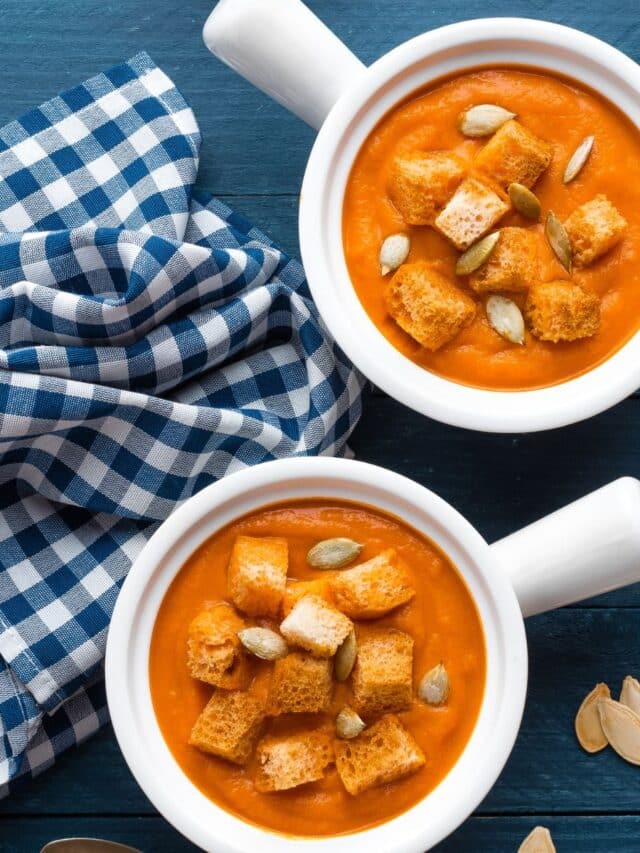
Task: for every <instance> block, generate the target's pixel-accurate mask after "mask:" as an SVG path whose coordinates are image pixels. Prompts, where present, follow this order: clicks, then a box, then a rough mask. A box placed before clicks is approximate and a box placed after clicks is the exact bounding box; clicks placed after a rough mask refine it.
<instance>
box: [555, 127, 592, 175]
mask: <svg viewBox="0 0 640 853" xmlns="http://www.w3.org/2000/svg"><path fill="white" fill-rule="evenodd" d="M594 142H595V136H587V137H586V139H583V140H582V142H581V143H580V145H578V147H577V148H576V150H575V151H574V152H573V154H572V155H571V157H569V162H568V163H567V166H566V168H565V170H564V175H563V177H562V180H563V182H564V183H565V184H568V183H569V182H570V181H572V180H573V179H574V178H577V176H578V175H579V174H580V172H581V171H582V167H583V166H584V164H585V163H586V162H587V160H588V159H589V154H591V149H592V148H593V143H594Z"/></svg>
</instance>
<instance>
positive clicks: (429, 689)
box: [418, 663, 449, 705]
mask: <svg viewBox="0 0 640 853" xmlns="http://www.w3.org/2000/svg"><path fill="white" fill-rule="evenodd" d="M418 696H419V697H420V699H422V701H423V702H426V703H427V705H443V704H444V703H445V702H446V701H447V699H448V698H449V673H448V672H447V670H446V669H445V667H444V664H443V663H439V664H438V665H437V666H434V667H433V669H430V670H429V672H428V673H427V674H426V675H425V676H424V678H423V679H422V681H421V682H420V686H419V687H418Z"/></svg>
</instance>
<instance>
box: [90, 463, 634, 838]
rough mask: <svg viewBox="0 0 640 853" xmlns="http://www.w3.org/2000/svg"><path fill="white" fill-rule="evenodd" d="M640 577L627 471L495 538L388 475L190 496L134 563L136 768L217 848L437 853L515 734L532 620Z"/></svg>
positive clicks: (126, 601) (335, 466)
mask: <svg viewBox="0 0 640 853" xmlns="http://www.w3.org/2000/svg"><path fill="white" fill-rule="evenodd" d="M638 579H640V483H638V481H636V480H632V479H628V478H627V479H622V480H618V481H616V482H614V483H611V484H610V485H608V486H605V487H604V488H603V489H600V490H599V491H598V492H594V493H593V494H591V495H588V496H587V497H585V498H583V499H581V500H580V501H577V502H576V503H574V504H571V505H569V506H568V507H565V508H564V509H561V510H559V511H558V512H556V513H554V514H553V515H551V516H548V517H547V518H544V519H542V520H541V521H538V522H536V523H535V524H532V525H531V526H529V527H527V528H525V529H524V530H521V531H519V532H517V533H514V534H512V535H511V536H509V537H507V538H506V539H503V540H501V541H499V542H497V543H495V544H493V545H491V546H489V545H488V544H487V543H486V542H485V541H484V540H483V538H482V537H481V536H480V535H479V534H478V533H477V532H476V531H475V530H474V529H473V527H472V526H471V525H470V524H469V523H468V522H467V521H466V520H465V519H464V518H463V517H462V516H461V515H460V514H459V513H457V512H456V511H455V510H454V509H453V508H452V507H451V506H449V505H448V504H447V503H445V502H444V501H443V500H442V499H440V498H439V497H437V496H436V495H435V494H433V492H430V491H428V490H427V489H425V488H424V487H422V486H420V485H417V484H416V483H413V482H412V481H410V480H408V479H406V478H405V477H402V476H400V475H398V474H394V473H392V472H390V471H387V470H385V469H383V468H379V467H377V466H373V465H368V464H365V463H362V462H355V461H350V460H344V459H330V458H313V459H305V458H296V459H289V460H283V461H278V462H269V463H265V464H262V465H259V466H257V467H256V468H253V469H250V470H246V471H242V472H239V473H235V474H232V475H230V476H229V477H227V478H225V479H223V480H221V481H220V482H218V483H216V484H214V485H212V486H209V487H208V488H206V489H204V490H203V491H202V492H200V493H199V494H198V495H196V496H195V497H193V498H191V499H189V500H188V501H187V502H186V503H185V504H184V505H183V506H182V507H181V508H179V509H178V510H177V511H176V512H175V513H174V514H173V515H172V516H171V517H170V518H169V519H168V520H167V521H166V522H164V523H163V524H162V526H161V527H160V528H159V529H158V530H157V531H156V533H155V534H154V535H153V537H152V538H151V540H150V541H149V543H148V544H147V545H146V547H145V548H144V550H143V551H142V553H141V554H140V556H139V557H138V559H137V560H136V561H135V564H134V566H133V567H132V569H131V571H130V573H129V576H128V578H127V579H126V581H125V583H124V586H123V589H122V591H121V593H120V596H119V599H118V602H117V604H116V608H115V612H114V615H113V620H112V623H111V627H110V630H109V638H108V645H107V661H106V679H107V695H108V702H109V709H110V713H111V718H112V721H113V726H114V729H115V732H116V736H117V738H118V741H119V744H120V746H121V748H122V751H123V753H124V756H125V758H126V760H127V762H128V764H129V767H130V768H131V770H132V772H133V774H134V776H135V778H136V779H137V781H138V782H139V784H140V785H141V787H142V788H143V790H144V791H145V793H146V794H147V795H148V797H149V798H150V800H151V801H152V802H153V804H154V805H155V806H156V807H157V808H158V809H159V811H160V812H161V813H162V814H163V815H164V816H165V817H166V818H167V820H169V821H170V822H171V823H172V824H173V825H174V826H175V827H176V828H177V829H178V830H180V831H181V832H182V833H183V834H184V835H185V836H187V837H188V838H189V839H191V841H193V842H194V843H195V844H197V845H198V846H200V847H201V848H203V849H204V850H207V851H212V853H214V851H215V853H255V851H256V850H260V851H264V853H289V851H293V850H295V851H298V853H299V851H303V853H320V851H322V853H341V851H342V852H343V853H346V851H353V850H354V849H357V850H368V851H370V853H423V851H425V850H428V849H430V848H432V847H433V846H434V845H435V844H437V843H438V842H439V841H440V840H441V839H442V838H444V837H445V836H447V835H448V834H449V833H451V832H452V831H453V830H454V829H455V828H456V827H457V826H458V825H459V824H460V823H462V821H464V820H465V818H466V817H467V816H468V815H469V814H470V813H471V812H472V811H473V810H474V808H475V807H476V806H477V805H478V804H479V803H480V801H481V800H482V799H483V797H484V796H485V795H486V793H487V792H488V790H489V789H490V788H491V786H492V785H493V783H494V782H495V780H496V779H497V777H498V775H499V773H500V771H501V769H502V767H503V765H504V763H505V761H506V760H507V757H508V755H509V753H510V751H511V749H512V747H513V744H514V741H515V738H516V735H517V732H518V727H519V724H520V719H521V715H522V709H523V705H524V701H525V693H526V684H527V649H526V640H525V633H524V626H523V616H527V615H531V614H534V613H539V612H541V611H544V610H548V609H551V608H554V607H558V606H562V605H564V604H567V603H569V602H571V601H575V600H578V599H580V598H584V597H586V596H591V595H595V594H598V593H601V592H604V591H606V590H609V589H612V588H614V587H617V586H622V585H625V584H628V583H632V582H634V581H637V580H638Z"/></svg>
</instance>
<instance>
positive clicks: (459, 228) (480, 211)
mask: <svg viewBox="0 0 640 853" xmlns="http://www.w3.org/2000/svg"><path fill="white" fill-rule="evenodd" d="M508 210H509V205H508V204H507V202H506V201H505V200H504V199H502V198H500V196H499V195H498V193H497V192H495V191H494V190H493V189H491V187H490V186H488V185H487V184H485V183H483V182H482V181H479V180H477V179H476V178H467V179H466V180H464V181H463V182H462V183H461V184H460V186H459V187H458V189H457V190H456V191H455V193H454V194H453V195H452V196H451V198H450V199H449V201H448V203H447V205H446V207H445V208H444V210H442V212H441V213H440V214H439V215H438V217H437V218H436V220H435V223H434V225H435V227H436V228H437V229H438V231H440V233H441V234H443V235H444V236H445V237H446V238H447V239H448V240H451V242H452V243H453V245H454V246H456V247H457V248H458V249H460V250H461V251H464V250H465V249H468V248H469V246H471V245H472V244H473V243H475V242H476V241H477V240H479V239H480V237H483V236H484V235H485V234H486V233H487V232H488V231H490V230H491V228H493V226H494V225H495V224H496V222H497V221H498V220H499V219H501V218H502V217H503V216H504V215H505V213H506V212H507V211H508Z"/></svg>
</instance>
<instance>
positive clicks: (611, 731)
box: [598, 698, 640, 764]
mask: <svg viewBox="0 0 640 853" xmlns="http://www.w3.org/2000/svg"><path fill="white" fill-rule="evenodd" d="M598 712H599V714H600V724H601V725H602V730H603V732H604V733H605V735H606V737H607V740H608V741H609V745H610V746H611V747H612V749H614V750H615V751H616V752H617V753H618V755H619V756H620V757H621V758H624V760H625V761H628V762H629V763H630V764H640V716H638V714H636V713H635V712H634V711H632V710H631V708H627V706H626V705H623V704H622V703H621V702H616V701H615V699H607V698H603V699H599V700H598Z"/></svg>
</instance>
